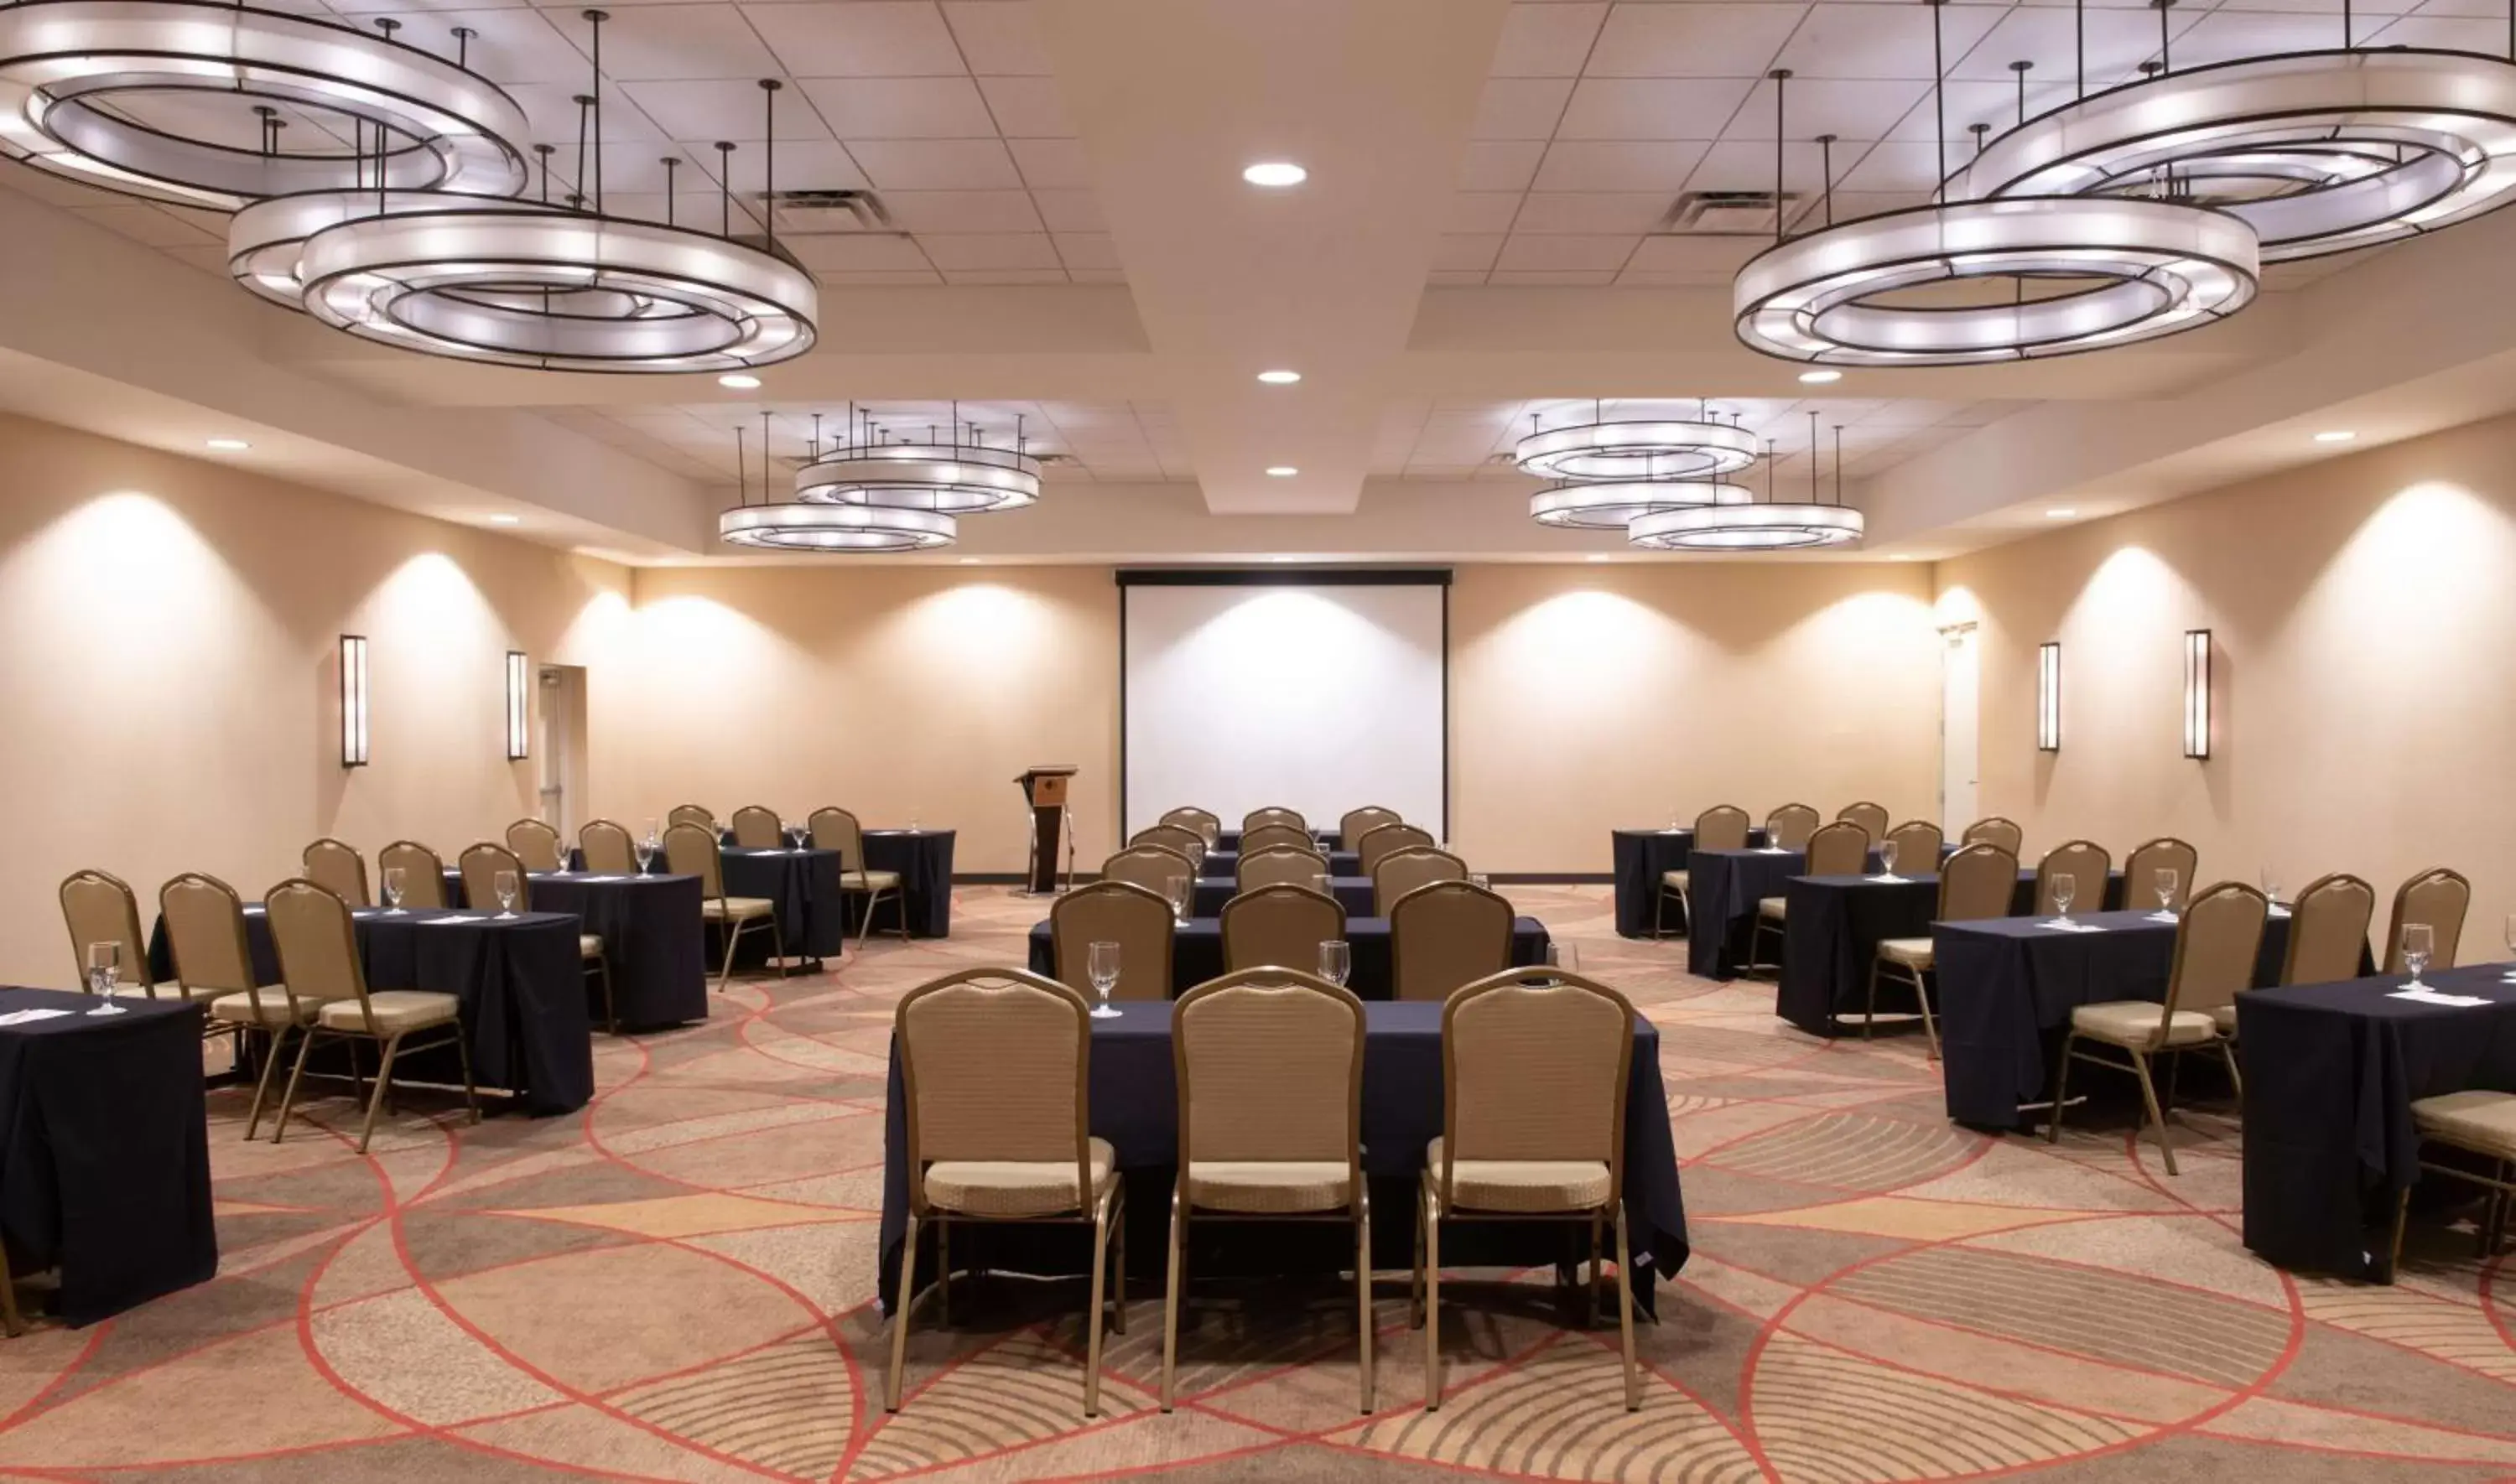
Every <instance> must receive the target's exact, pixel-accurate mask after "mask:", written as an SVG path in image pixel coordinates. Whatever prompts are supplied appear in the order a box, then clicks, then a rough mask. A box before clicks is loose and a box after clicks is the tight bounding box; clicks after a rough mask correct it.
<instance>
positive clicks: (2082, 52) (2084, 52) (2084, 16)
mask: <svg viewBox="0 0 2516 1484" xmlns="http://www.w3.org/2000/svg"><path fill="white" fill-rule="evenodd" d="M2071 26H2072V30H2073V32H2074V34H2075V35H2076V37H2077V43H2078V66H2079V80H2078V96H2079V97H2081V98H2085V97H2087V96H2088V0H2071Z"/></svg>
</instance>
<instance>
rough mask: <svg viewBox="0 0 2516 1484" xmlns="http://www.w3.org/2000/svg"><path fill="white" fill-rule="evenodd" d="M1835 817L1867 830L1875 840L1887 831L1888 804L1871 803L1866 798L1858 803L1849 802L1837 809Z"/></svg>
mask: <svg viewBox="0 0 2516 1484" xmlns="http://www.w3.org/2000/svg"><path fill="white" fill-rule="evenodd" d="M1834 817H1835V818H1837V819H1843V820H1849V821H1851V822H1852V823H1854V824H1857V825H1859V826H1861V827H1862V828H1863V829H1865V830H1867V831H1868V832H1869V838H1870V840H1871V841H1873V842H1875V841H1877V840H1879V839H1880V838H1881V837H1883V836H1885V835H1886V833H1887V805H1885V804H1871V803H1870V802H1869V801H1867V800H1866V799H1865V800H1862V801H1861V802H1860V803H1858V804H1845V805H1844V806H1843V807H1842V808H1840V809H1837V810H1836V811H1835V815H1834Z"/></svg>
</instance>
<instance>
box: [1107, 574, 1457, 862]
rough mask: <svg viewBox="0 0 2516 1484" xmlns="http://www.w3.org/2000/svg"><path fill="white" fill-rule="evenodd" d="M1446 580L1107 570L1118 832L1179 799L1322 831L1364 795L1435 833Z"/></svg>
mask: <svg viewBox="0 0 2516 1484" xmlns="http://www.w3.org/2000/svg"><path fill="white" fill-rule="evenodd" d="M1449 577H1450V574H1449V573H1448V572H1447V571H1439V570H1435V571H1417V570H1408V571H1402V572H1368V573H1366V572H1337V571H1332V572H1307V573H1304V572H1282V573H1277V572H1270V571H1258V572H1237V571H1235V572H1217V571H1186V572H1183V571H1157V572H1143V571H1122V572H1120V573H1119V574H1118V583H1119V589H1118V592H1119V608H1120V624H1119V629H1120V644H1121V654H1122V664H1121V676H1122V690H1121V696H1122V698H1123V699H1122V701H1121V711H1122V712H1123V717H1122V719H1121V720H1122V726H1121V738H1120V748H1121V758H1122V760H1123V762H1122V770H1123V772H1124V774H1125V777H1124V779H1123V780H1122V785H1121V793H1122V804H1123V813H1124V815H1125V821H1126V829H1127V833H1129V834H1131V835H1132V834H1134V833H1135V832H1136V831H1138V830H1140V829H1143V828H1144V827H1145V826H1147V825H1149V824H1152V823H1153V822H1154V821H1155V820H1157V819H1158V818H1160V817H1161V814H1162V811H1163V810H1165V809H1170V808H1176V807H1178V806H1179V805H1181V804H1195V805H1197V806H1199V807H1201V808H1207V809H1212V810H1213V811H1214V812H1215V813H1217V814H1219V815H1221V816H1223V821H1224V827H1225V828H1226V829H1237V828H1238V826H1239V823H1240V816H1241V815H1243V814H1244V813H1247V812H1248V811H1249V810H1251V809H1254V808H1258V807H1260V806H1262V805H1265V804H1288V805H1290V806H1292V807H1293V808H1296V809H1299V810H1301V811H1302V815H1303V817H1304V818H1306V819H1308V820H1310V822H1311V823H1312V825H1313V826H1315V827H1318V828H1321V829H1334V828H1335V827H1336V820H1337V816H1338V815H1340V814H1343V813H1344V812H1345V811H1346V810H1348V809H1351V808H1357V807H1360V806H1362V805H1363V804H1382V805H1385V806H1387V807H1389V808H1394V809H1396V810H1398V811H1399V813H1400V814H1401V815H1403V816H1404V817H1405V819H1406V820H1407V821H1408V822H1409V823H1414V824H1421V825H1423V826H1424V827H1425V828H1427V829H1429V830H1431V831H1432V832H1433V835H1434V838H1436V839H1439V840H1447V839H1448V838H1449V829H1448V814H1447V811H1448V801H1449V778H1448V758H1449V748H1448V742H1449V736H1448V716H1449V696H1448V670H1447V650H1448V644H1447V628H1448V617H1449Z"/></svg>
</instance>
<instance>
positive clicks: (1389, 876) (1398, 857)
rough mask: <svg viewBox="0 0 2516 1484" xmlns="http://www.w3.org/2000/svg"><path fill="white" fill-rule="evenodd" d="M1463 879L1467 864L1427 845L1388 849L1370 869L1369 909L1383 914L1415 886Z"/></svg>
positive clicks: (1385, 915) (1466, 876) (1464, 879)
mask: <svg viewBox="0 0 2516 1484" xmlns="http://www.w3.org/2000/svg"><path fill="white" fill-rule="evenodd" d="M1467 879H1468V863H1467V862H1466V861H1464V860H1461V859H1459V857H1457V856H1455V855H1452V854H1450V853H1448V852H1447V851H1444V850H1436V849H1434V848H1433V847H1432V846H1430V845H1411V846H1409V847H1407V848H1406V849H1404V850H1392V851H1390V852H1389V853H1388V854H1386V855H1383V856H1382V857H1380V860H1379V863H1378V864H1376V865H1374V866H1373V867H1372V868H1371V910H1372V911H1373V912H1374V913H1375V914H1377V915H1379V916H1381V917H1387V916H1388V915H1389V909H1390V907H1391V905H1392V904H1394V903H1395V902H1396V901H1397V900H1398V899H1399V898H1400V897H1402V896H1405V894H1406V893H1407V892H1409V891H1412V890H1414V889H1415V888H1416V887H1418V886H1431V885H1432V884H1433V883H1435V882H1441V881H1455V882H1463V881H1466V880H1467Z"/></svg>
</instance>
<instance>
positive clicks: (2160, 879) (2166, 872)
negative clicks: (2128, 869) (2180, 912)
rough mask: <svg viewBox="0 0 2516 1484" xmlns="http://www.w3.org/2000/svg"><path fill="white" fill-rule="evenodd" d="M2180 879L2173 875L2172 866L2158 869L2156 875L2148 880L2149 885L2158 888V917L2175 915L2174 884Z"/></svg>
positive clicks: (2173, 869)
mask: <svg viewBox="0 0 2516 1484" xmlns="http://www.w3.org/2000/svg"><path fill="white" fill-rule="evenodd" d="M2181 879H2182V878H2180V877H2178V876H2177V875H2176V874H2175V868H2174V867H2173V866H2160V867H2159V868H2158V874H2157V875H2156V876H2153V877H2151V878H2150V883H2151V885H2153V886H2156V887H2157V888H2158V915H2159V916H2160V917H2173V916H2174V915H2175V884H2176V883H2177V882H2178V881H2180V880H2181Z"/></svg>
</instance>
